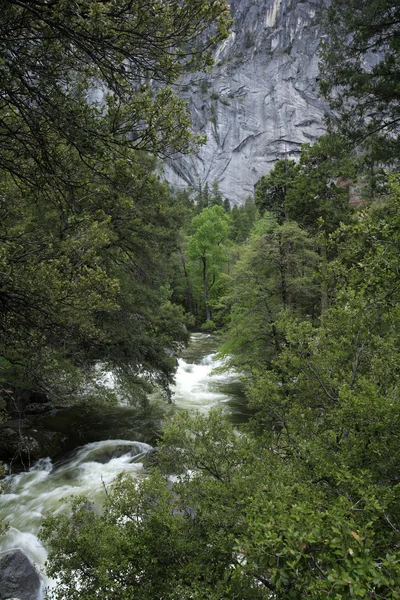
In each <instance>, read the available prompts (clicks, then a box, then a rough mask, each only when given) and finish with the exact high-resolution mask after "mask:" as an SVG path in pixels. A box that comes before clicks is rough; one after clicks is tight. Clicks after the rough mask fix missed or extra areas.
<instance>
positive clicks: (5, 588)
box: [0, 550, 41, 600]
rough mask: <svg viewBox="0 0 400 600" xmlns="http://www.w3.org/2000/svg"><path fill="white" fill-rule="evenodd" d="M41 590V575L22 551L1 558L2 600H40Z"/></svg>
mask: <svg viewBox="0 0 400 600" xmlns="http://www.w3.org/2000/svg"><path fill="white" fill-rule="evenodd" d="M40 590H41V579H40V576H39V573H38V572H37V571H36V569H35V567H34V566H33V564H32V563H31V561H30V560H29V558H28V557H27V556H26V555H25V554H24V553H23V552H21V550H15V551H13V552H9V553H8V554H6V555H5V556H3V557H2V558H0V600H8V599H10V598H11V599H12V598H14V599H18V600H38V598H39V594H40Z"/></svg>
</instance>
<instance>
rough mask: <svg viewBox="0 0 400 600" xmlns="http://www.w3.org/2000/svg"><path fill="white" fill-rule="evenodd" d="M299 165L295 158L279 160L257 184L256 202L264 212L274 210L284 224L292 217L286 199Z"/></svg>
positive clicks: (279, 221)
mask: <svg viewBox="0 0 400 600" xmlns="http://www.w3.org/2000/svg"><path fill="white" fill-rule="evenodd" d="M297 171H298V166H297V165H296V163H295V162H294V160H289V159H287V158H284V159H281V160H278V161H277V162H276V163H275V165H274V168H273V169H272V171H271V172H270V173H268V175H264V176H263V177H261V179H260V180H259V181H258V182H257V184H256V192H255V204H256V206H257V208H258V210H259V211H260V213H261V214H263V213H264V212H265V211H269V212H272V213H273V214H274V215H275V216H276V218H277V220H278V223H280V224H282V223H283V222H284V221H285V220H286V221H287V220H288V219H290V218H293V217H291V216H289V214H288V210H287V206H286V199H287V195H288V193H289V190H290V189H291V187H292V186H293V183H294V180H295V176H296V173H297Z"/></svg>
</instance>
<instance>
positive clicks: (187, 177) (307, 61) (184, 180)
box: [165, 0, 327, 204]
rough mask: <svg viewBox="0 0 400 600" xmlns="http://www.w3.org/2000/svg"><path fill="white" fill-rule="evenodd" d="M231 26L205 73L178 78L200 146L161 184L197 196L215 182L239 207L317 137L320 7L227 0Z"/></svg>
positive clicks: (309, 2) (320, 123)
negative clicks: (280, 163)
mask: <svg viewBox="0 0 400 600" xmlns="http://www.w3.org/2000/svg"><path fill="white" fill-rule="evenodd" d="M230 5H231V13H232V17H233V19H234V23H233V26H232V29H231V33H230V36H229V38H228V39H226V40H225V41H224V42H223V43H222V44H221V45H220V47H219V48H218V50H217V53H216V60H215V66H214V68H213V70H212V71H211V72H210V73H206V74H204V73H200V74H196V75H194V76H188V77H185V78H184V79H183V80H182V82H181V85H180V94H181V95H182V96H183V98H185V99H186V100H187V101H188V102H189V107H190V113H191V117H192V120H193V125H194V129H195V131H196V132H199V133H205V134H207V138H208V141H207V143H206V144H205V145H204V146H203V147H202V148H201V150H200V152H199V153H198V154H197V155H193V156H183V157H179V158H178V159H174V160H170V161H169V162H168V163H167V165H166V168H165V174H166V177H167V180H168V181H169V182H170V183H171V184H173V185H176V186H178V187H186V186H187V185H190V186H192V187H193V188H195V189H199V187H200V186H203V185H204V184H205V183H206V182H208V183H209V184H211V183H212V182H213V181H214V180H217V181H218V182H219V185H220V189H221V192H222V193H223V195H225V196H226V197H227V198H229V200H230V201H231V202H233V203H239V204H241V203H243V202H244V201H245V199H246V198H247V196H248V195H249V194H252V193H253V191H254V184H255V183H256V182H257V181H258V179H259V178H260V177H261V176H262V175H265V174H266V173H268V172H269V171H270V169H271V168H272V167H273V165H274V163H275V161H276V160H278V159H280V158H284V157H287V158H296V157H297V156H298V155H299V152H300V147H301V145H302V144H303V143H305V142H314V141H315V140H316V139H317V138H318V137H319V136H320V135H322V134H323V133H324V132H325V126H324V113H325V111H326V108H327V107H326V104H325V103H324V102H323V101H322V100H321V99H320V98H318V84H317V80H318V56H317V52H318V48H319V45H320V42H321V38H322V28H321V16H322V11H323V8H324V6H325V5H326V0H323V1H322V2H321V1H320V0H306V1H300V0H232V1H231V2H230Z"/></svg>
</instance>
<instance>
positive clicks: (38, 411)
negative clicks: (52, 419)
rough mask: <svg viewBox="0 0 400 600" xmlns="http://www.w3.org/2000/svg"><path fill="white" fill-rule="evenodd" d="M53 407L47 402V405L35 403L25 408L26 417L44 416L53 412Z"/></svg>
mask: <svg viewBox="0 0 400 600" xmlns="http://www.w3.org/2000/svg"><path fill="white" fill-rule="evenodd" d="M53 408H54V407H53V405H52V404H50V403H49V402H47V403H46V404H43V403H39V402H35V403H33V404H30V403H29V404H28V405H27V406H26V408H25V415H43V414H45V413H49V412H51V411H52V410H53Z"/></svg>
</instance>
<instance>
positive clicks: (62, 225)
mask: <svg viewBox="0 0 400 600" xmlns="http://www.w3.org/2000/svg"><path fill="white" fill-rule="evenodd" d="M137 160H138V157H136V161H137ZM151 165H152V162H151V161H149V159H148V158H147V157H143V158H142V164H141V165H140V166H139V165H138V164H136V166H133V165H132V163H130V162H128V161H119V162H118V163H115V164H114V165H113V167H112V168H113V170H114V172H112V173H111V174H112V177H113V178H114V177H115V178H116V179H118V181H119V183H118V187H116V186H113V187H111V186H110V184H109V182H108V181H104V179H103V178H101V177H98V178H94V177H93V174H92V173H91V172H90V170H89V169H87V170H83V168H82V165H80V164H79V163H77V164H75V169H76V170H75V175H76V176H77V178H78V177H80V178H81V180H82V181H83V182H85V179H86V178H87V182H85V185H84V188H83V191H82V192H81V194H78V193H77V192H75V191H74V192H72V193H71V194H70V195H68V196H67V197H65V196H63V195H61V193H56V191H55V190H54V191H53V193H52V204H50V203H49V199H48V197H47V190H46V189H45V190H42V191H41V192H39V191H37V192H36V193H35V195H33V193H32V191H31V189H30V187H29V186H27V187H26V188H25V189H24V190H23V191H24V193H22V194H21V190H20V188H18V187H17V186H16V185H15V184H14V182H13V181H12V180H10V179H8V180H5V181H3V182H2V184H3V185H2V189H3V194H4V195H3V199H2V202H1V205H0V211H1V223H2V227H1V237H0V241H1V248H2V252H1V259H0V263H1V276H0V282H1V287H0V307H1V308H0V315H1V321H2V329H1V333H0V354H1V356H2V359H3V362H2V364H1V374H2V377H3V378H4V385H7V386H8V388H9V389H10V388H18V387H22V388H24V389H28V390H38V389H39V390H41V391H45V392H47V393H49V394H50V395H51V396H59V395H61V396H64V395H65V394H68V395H69V394H71V393H76V391H77V390H79V389H80V388H81V386H82V385H84V386H85V387H87V379H88V378H91V379H92V380H93V378H94V379H96V373H97V371H96V364H97V363H99V362H100V363H102V364H103V366H104V368H109V369H111V370H113V371H114V372H115V374H116V375H117V376H118V378H119V379H120V381H121V383H122V381H125V383H127V382H128V381H130V382H131V384H134V383H135V385H134V386H133V388H131V389H130V390H129V391H128V388H127V386H126V385H125V394H127V393H129V395H130V398H131V400H134V401H135V400H136V401H137V400H138V399H139V398H141V395H140V393H139V387H138V385H137V383H139V382H144V381H145V380H146V379H147V380H150V381H153V382H157V383H161V384H162V387H163V388H166V386H167V384H168V383H169V382H171V380H172V377H173V372H174V369H175V360H174V357H173V354H174V348H175V350H177V347H178V344H179V341H182V340H183V339H185V337H186V334H185V333H184V330H183V327H182V325H181V323H182V317H183V315H182V311H181V310H179V309H178V308H177V307H176V308H173V307H171V306H170V303H169V292H168V288H167V285H168V270H167V269H166V261H167V258H168V256H170V255H171V254H172V252H173V251H174V250H175V248H176V236H177V230H178V228H179V225H180V216H181V214H182V211H181V209H180V206H179V205H174V204H173V202H171V201H170V198H169V191H168V188H167V186H166V185H165V184H161V183H160V182H159V181H158V179H157V177H156V176H155V175H154V174H152V173H151ZM79 166H80V171H78V168H79ZM89 180H90V183H89ZM43 196H44V197H43ZM161 256H162V259H161ZM171 351H172V355H171ZM135 390H136V391H135Z"/></svg>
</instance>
